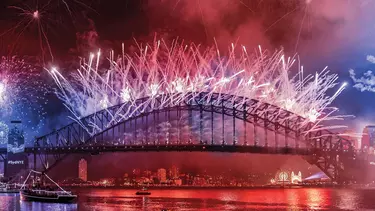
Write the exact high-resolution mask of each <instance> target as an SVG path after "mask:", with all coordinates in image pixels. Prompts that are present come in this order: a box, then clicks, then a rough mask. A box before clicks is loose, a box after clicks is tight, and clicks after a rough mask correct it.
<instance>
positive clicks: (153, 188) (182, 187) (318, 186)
mask: <svg viewBox="0 0 375 211" xmlns="http://www.w3.org/2000/svg"><path fill="white" fill-rule="evenodd" d="M62 187H64V188H70V189H124V190H138V189H140V188H142V187H147V188H148V189H149V190H179V189H180V190H189V189H243V190H251V189H297V188H345V187H350V186H338V185H316V186H313V185H309V186H307V185H306V186H303V185H300V186H297V185H294V186H253V187H235V186H230V187H228V186H204V187H202V186H62Z"/></svg>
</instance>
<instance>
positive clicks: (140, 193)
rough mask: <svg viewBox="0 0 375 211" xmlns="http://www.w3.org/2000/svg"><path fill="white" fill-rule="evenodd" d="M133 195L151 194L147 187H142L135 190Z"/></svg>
mask: <svg viewBox="0 0 375 211" xmlns="http://www.w3.org/2000/svg"><path fill="white" fill-rule="evenodd" d="M135 195H151V192H150V191H148V189H147V188H145V187H143V188H142V189H141V190H139V191H137V192H136V193H135Z"/></svg>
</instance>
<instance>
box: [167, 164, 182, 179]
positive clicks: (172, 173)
mask: <svg viewBox="0 0 375 211" xmlns="http://www.w3.org/2000/svg"><path fill="white" fill-rule="evenodd" d="M179 177H180V172H179V169H178V167H176V166H172V167H171V168H170V169H169V178H170V179H177V178H179Z"/></svg>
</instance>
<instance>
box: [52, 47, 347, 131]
mask: <svg viewBox="0 0 375 211" xmlns="http://www.w3.org/2000/svg"><path fill="white" fill-rule="evenodd" d="M138 46H140V47H139V49H138V51H137V52H136V53H134V54H128V53H125V50H124V49H125V47H124V45H123V46H122V49H123V50H122V54H121V55H119V56H118V57H115V56H114V53H113V52H110V55H109V57H108V60H109V66H107V67H103V65H102V58H101V52H100V51H98V52H97V53H96V54H91V55H90V57H89V59H88V60H87V61H83V62H82V64H81V66H80V68H79V69H78V70H77V71H76V72H74V73H73V74H72V75H70V76H69V77H66V76H64V75H63V74H62V73H61V72H60V71H59V70H58V69H57V67H51V68H48V69H47V70H48V72H49V73H50V75H51V76H52V77H53V79H54V81H55V82H56V85H57V87H58V89H56V94H57V96H58V97H59V98H60V99H61V100H62V101H63V102H64V105H65V106H66V107H67V108H68V109H69V111H70V112H71V113H72V118H73V119H74V120H76V121H77V122H78V123H80V119H81V118H82V117H84V116H87V115H89V114H92V113H95V112H97V111H99V110H102V109H107V108H109V107H111V106H114V105H117V104H120V103H128V104H130V105H131V104H133V103H134V102H135V100H137V99H140V98H143V97H148V98H149V100H148V101H147V102H145V103H147V104H149V105H150V106H156V105H160V104H155V101H154V99H155V98H156V97H158V96H160V95H163V94H168V95H166V96H168V97H165V98H163V99H162V100H163V101H164V102H165V103H161V104H162V105H164V106H165V105H169V104H176V103H178V102H180V100H181V98H184V97H186V96H188V95H189V93H206V94H207V95H208V96H210V95H212V94H213V93H219V94H230V95H231V96H232V98H233V99H232V100H233V101H234V100H235V99H236V98H237V97H239V96H241V97H246V98H247V99H257V100H259V101H261V102H266V103H270V104H273V105H276V106H279V107H281V108H283V109H286V110H289V111H291V112H293V113H295V114H297V115H300V116H302V117H304V118H305V119H306V123H308V122H313V123H314V125H315V127H314V129H319V128H320V129H321V128H322V126H321V125H320V124H319V123H321V122H322V121H327V120H332V119H341V118H343V116H334V115H333V113H334V112H335V111H336V110H337V109H336V108H333V107H330V104H331V103H332V101H333V100H334V99H335V98H336V97H337V96H338V95H339V94H340V93H341V92H342V91H343V89H344V88H345V86H346V83H343V84H342V85H341V86H339V88H338V89H337V90H336V92H335V93H334V94H333V95H331V96H328V95H327V91H328V90H330V89H332V88H334V87H335V86H336V85H337V84H338V82H337V80H338V76H337V75H336V74H331V73H330V71H329V70H328V69H327V68H324V69H323V70H322V71H320V72H317V73H315V74H312V75H311V74H306V75H304V69H303V66H300V67H294V66H295V65H294V63H295V59H294V58H290V57H286V56H285V55H284V52H283V51H282V50H280V51H276V52H273V53H272V52H269V51H263V50H262V48H261V47H260V46H259V48H258V49H257V50H256V51H255V53H248V50H247V49H246V47H245V46H241V48H240V52H239V53H238V51H237V50H238V49H236V47H235V46H234V45H233V44H232V45H231V46H230V48H229V50H228V52H227V53H225V54H222V53H221V52H220V51H219V50H218V49H217V48H215V47H213V48H207V49H201V48H200V47H199V46H197V45H194V44H188V45H185V44H183V43H179V42H177V41H174V42H172V44H166V42H164V41H156V42H154V43H152V44H151V45H145V46H141V45H138ZM293 72H294V74H292V73H293ZM174 94H178V96H180V98H179V99H175V98H176V97H175V95H174ZM181 96H182V97H181ZM245 102H246V100H244V102H243V103H245ZM155 109H157V108H155ZM129 112H130V111H129ZM132 112H133V111H132ZM129 115H131V114H126V113H121V114H113V116H112V118H113V121H116V122H119V121H122V120H124V118H126V117H128V116H129ZM333 127H335V126H331V128H333ZM337 127H338V126H337Z"/></svg>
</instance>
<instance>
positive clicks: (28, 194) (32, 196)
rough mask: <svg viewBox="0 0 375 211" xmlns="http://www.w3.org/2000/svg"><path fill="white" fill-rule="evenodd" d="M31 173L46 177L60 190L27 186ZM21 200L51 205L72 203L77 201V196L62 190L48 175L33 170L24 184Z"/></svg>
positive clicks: (39, 185)
mask: <svg viewBox="0 0 375 211" xmlns="http://www.w3.org/2000/svg"><path fill="white" fill-rule="evenodd" d="M31 173H35V174H40V175H41V176H45V177H46V178H47V179H49V180H50V181H51V182H52V183H54V184H55V185H56V186H57V187H58V190H55V189H52V188H50V187H48V188H46V187H45V186H43V185H41V184H39V183H36V184H35V183H34V184H33V185H32V186H28V185H26V183H27V181H28V179H29V178H30V175H31ZM20 195H21V199H22V200H25V201H38V202H49V203H71V202H74V201H75V200H76V199H77V195H75V194H72V192H70V191H66V190H64V189H63V188H61V187H60V186H59V185H58V184H57V183H56V182H55V181H53V180H52V179H51V178H50V177H49V176H48V175H46V174H44V173H42V172H37V171H34V170H31V171H30V173H29V175H28V176H27V178H26V180H25V182H24V183H23V185H22V187H21V190H20Z"/></svg>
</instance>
